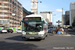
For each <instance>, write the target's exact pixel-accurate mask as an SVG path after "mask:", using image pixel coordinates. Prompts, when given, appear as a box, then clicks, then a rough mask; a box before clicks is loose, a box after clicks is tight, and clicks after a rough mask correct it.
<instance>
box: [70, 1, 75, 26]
mask: <svg viewBox="0 0 75 50" xmlns="http://www.w3.org/2000/svg"><path fill="white" fill-rule="evenodd" d="M74 18H75V2H71V4H70V25H71V26H72V23H73V20H74Z"/></svg>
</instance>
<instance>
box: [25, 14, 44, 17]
mask: <svg viewBox="0 0 75 50" xmlns="http://www.w3.org/2000/svg"><path fill="white" fill-rule="evenodd" d="M26 17H41V18H43V17H42V16H41V15H38V14H31V15H27V16H26Z"/></svg>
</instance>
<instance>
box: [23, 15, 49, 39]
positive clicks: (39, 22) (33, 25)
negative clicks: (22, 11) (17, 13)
mask: <svg viewBox="0 0 75 50" xmlns="http://www.w3.org/2000/svg"><path fill="white" fill-rule="evenodd" d="M47 33H48V23H47V22H46V20H45V19H44V18H43V17H42V16H41V15H34V14H33V15H28V16H26V17H24V18H23V19H22V38H23V39H24V38H25V39H45V37H47V35H48V34H47Z"/></svg>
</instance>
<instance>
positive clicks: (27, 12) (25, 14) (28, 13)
mask: <svg viewBox="0 0 75 50" xmlns="http://www.w3.org/2000/svg"><path fill="white" fill-rule="evenodd" d="M30 14H33V13H32V12H29V11H27V10H26V9H25V8H24V7H23V17H26V16H27V15H30Z"/></svg>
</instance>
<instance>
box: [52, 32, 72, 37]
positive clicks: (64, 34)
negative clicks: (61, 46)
mask: <svg viewBox="0 0 75 50" xmlns="http://www.w3.org/2000/svg"><path fill="white" fill-rule="evenodd" d="M53 36H72V35H71V34H68V33H67V34H66V32H64V33H63V34H54V35H53Z"/></svg>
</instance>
